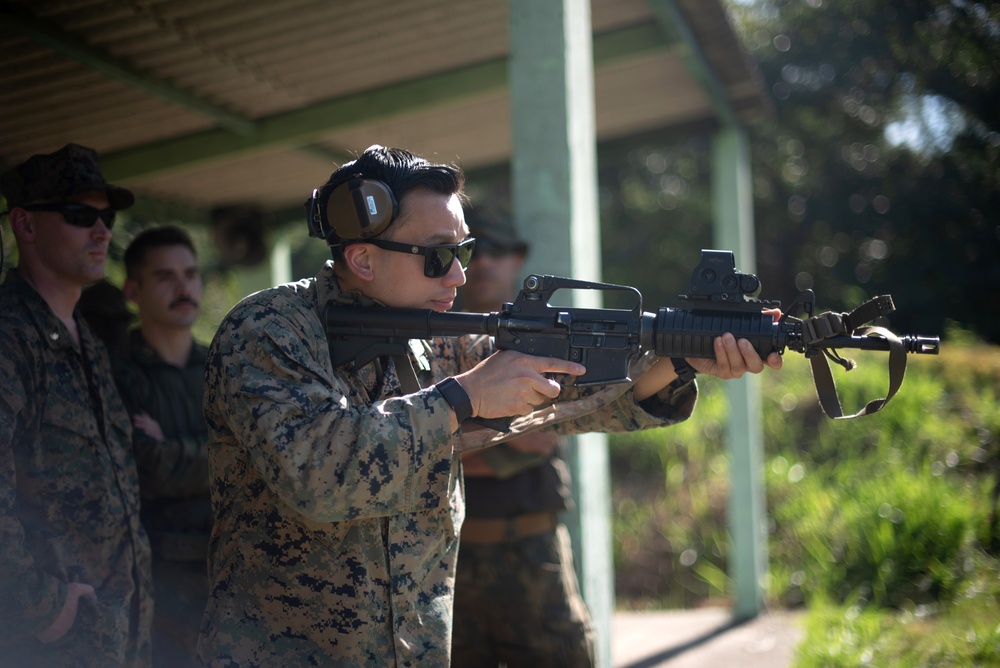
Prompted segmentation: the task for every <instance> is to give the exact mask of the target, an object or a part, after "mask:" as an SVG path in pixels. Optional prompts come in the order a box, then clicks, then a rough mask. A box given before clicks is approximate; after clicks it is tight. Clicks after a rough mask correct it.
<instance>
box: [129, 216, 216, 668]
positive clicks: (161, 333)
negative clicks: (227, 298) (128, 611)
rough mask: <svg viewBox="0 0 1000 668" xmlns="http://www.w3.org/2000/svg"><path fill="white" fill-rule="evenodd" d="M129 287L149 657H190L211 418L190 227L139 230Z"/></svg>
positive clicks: (175, 661) (206, 519) (199, 598)
mask: <svg viewBox="0 0 1000 668" xmlns="http://www.w3.org/2000/svg"><path fill="white" fill-rule="evenodd" d="M125 272H126V278H125V285H124V288H123V290H124V293H125V297H126V298H127V299H128V300H129V301H131V302H132V303H134V304H135V305H136V307H137V308H138V311H139V326H138V327H137V328H135V329H133V330H132V331H131V332H130V335H129V342H128V346H127V349H126V350H125V351H124V352H123V354H122V355H121V360H120V363H117V364H116V365H115V380H116V382H117V383H118V387H119V389H120V390H121V393H122V397H123V398H124V399H125V404H126V406H127V408H128V409H129V414H130V415H131V416H132V423H133V427H134V437H133V442H134V445H135V456H136V462H137V464H138V468H139V486H140V489H141V491H142V523H143V526H144V527H145V528H146V531H147V532H148V534H149V540H150V543H151V544H152V548H153V585H154V587H155V590H156V606H155V609H154V616H153V666H154V668H177V667H182V666H183V667H186V666H192V665H195V658H194V655H195V647H196V645H197V642H198V628H199V625H200V623H201V615H202V613H203V612H204V611H205V603H206V602H207V600H208V573H207V566H206V561H207V559H208V537H209V533H210V532H211V529H212V507H211V500H210V498H209V492H208V455H207V453H206V451H205V447H206V444H207V442H208V427H207V426H206V425H205V418H204V415H203V414H202V400H203V397H204V395H205V353H206V348H205V346H203V345H201V344H199V343H198V342H196V341H195V340H194V336H193V334H192V332H191V328H192V327H193V326H194V323H195V320H197V318H198V315H199V312H200V308H199V305H200V302H201V272H200V271H199V269H198V259H197V253H196V252H195V247H194V243H193V242H192V241H191V237H190V236H189V235H188V233H187V232H185V231H184V230H183V229H181V228H179V227H174V226H164V227H154V228H151V229H148V230H145V231H143V232H142V233H140V234H139V235H138V236H137V237H136V238H135V239H133V240H132V243H130V244H129V246H128V248H127V249H126V250H125Z"/></svg>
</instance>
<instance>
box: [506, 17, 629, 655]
mask: <svg viewBox="0 0 1000 668" xmlns="http://www.w3.org/2000/svg"><path fill="white" fill-rule="evenodd" d="M509 11H510V17H509V27H510V37H509V39H510V51H511V55H510V66H509V84H510V98H511V125H512V137H513V157H512V161H511V182H512V196H513V204H514V216H515V218H516V220H517V222H518V225H519V228H520V230H521V232H522V233H523V234H524V235H525V237H526V238H527V239H528V240H529V241H530V242H531V244H532V250H531V255H530V256H529V258H528V265H529V266H528V267H527V268H526V269H527V270H528V271H529V272H530V271H535V272H540V273H546V274H554V275H557V276H571V277H577V278H586V279H589V280H599V279H600V267H601V263H600V236H599V233H598V204H597V148H596V137H595V129H594V125H595V121H594V71H593V45H592V37H591V35H592V32H593V31H592V28H591V22H590V3H589V2H587V1H585V0H554V1H552V2H538V1H537V0H510V3H509ZM587 300H589V301H587ZM599 300H600V296H599V295H594V294H591V295H585V296H581V295H574V304H575V305H576V306H587V307H595V306H600V301H599ZM585 301H586V303H584V302H585ZM574 441H575V442H574V443H573V444H572V445H571V447H570V448H569V451H568V459H569V468H570V474H571V476H572V478H573V493H574V494H573V496H574V500H575V502H576V507H575V509H574V510H573V511H572V512H571V513H569V514H568V517H566V518H565V519H566V523H567V526H568V527H569V529H570V534H571V536H572V542H573V554H574V559H575V566H576V570H577V575H578V577H579V581H580V588H581V591H582V594H583V598H584V600H585V601H586V602H587V606H588V607H589V609H590V613H591V617H592V619H593V621H594V626H595V629H596V630H597V665H598V666H603V667H607V666H610V665H611V643H610V641H611V638H610V635H611V633H610V632H611V615H612V611H613V608H614V578H613V573H612V571H613V565H612V556H611V521H610V491H609V490H610V478H609V473H608V468H609V467H608V454H607V439H606V437H605V436H604V435H603V434H586V435H583V436H579V437H576V438H575V439H574Z"/></svg>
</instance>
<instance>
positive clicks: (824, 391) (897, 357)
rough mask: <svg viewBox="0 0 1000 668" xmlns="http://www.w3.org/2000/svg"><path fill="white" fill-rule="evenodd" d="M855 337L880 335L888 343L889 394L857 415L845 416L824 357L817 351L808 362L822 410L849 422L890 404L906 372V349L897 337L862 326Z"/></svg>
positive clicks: (880, 328)
mask: <svg viewBox="0 0 1000 668" xmlns="http://www.w3.org/2000/svg"><path fill="white" fill-rule="evenodd" d="M854 334H856V335H861V336H880V337H882V338H884V339H885V340H886V341H888V342H889V392H888V394H886V396H885V398H884V399H873V400H872V401H869V402H868V403H867V404H866V405H865V407H864V408H862V409H861V410H860V411H858V412H857V413H854V414H853V415H844V409H843V408H842V407H841V405H840V398H839V397H838V396H837V386H836V384H835V383H834V381H833V374H832V373H830V365H829V364H828V363H827V360H826V355H823V354H819V351H816V352H817V354H816V355H813V356H812V357H811V358H810V360H809V363H810V365H811V366H812V373H813V381H814V382H815V383H816V394H817V395H818V396H819V403H820V405H821V406H822V407H823V411H824V412H825V413H826V414H827V415H828V416H829V417H831V418H833V419H835V420H848V419H851V418H856V417H860V416H862V415H871V414H872V413H876V412H878V411H880V410H882V407H883V406H885V405H886V404H887V403H889V400H890V399H892V397H893V396H894V395H895V394H896V392H897V391H898V390H899V388H900V386H901V385H902V384H903V375H904V374H905V373H906V349H905V348H904V347H903V342H902V341H901V340H900V339H899V337H897V336H896V335H895V334H893V333H892V332H890V331H889V330H887V329H885V328H883V327H861V328H859V329H857V330H855V331H854Z"/></svg>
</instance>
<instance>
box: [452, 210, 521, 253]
mask: <svg viewBox="0 0 1000 668" xmlns="http://www.w3.org/2000/svg"><path fill="white" fill-rule="evenodd" d="M465 223H466V224H467V225H468V226H469V232H470V234H471V235H472V236H473V237H475V238H476V248H480V247H482V248H484V249H485V248H486V247H491V248H497V249H501V250H505V251H512V252H514V253H517V254H519V255H526V254H527V253H528V242H527V241H524V240H523V239H521V238H520V237H519V236H518V235H517V229H516V228H515V227H514V221H513V219H512V218H511V216H510V214H509V213H508V212H506V211H504V210H502V209H500V208H497V207H492V206H482V205H481V206H470V207H468V208H466V210H465Z"/></svg>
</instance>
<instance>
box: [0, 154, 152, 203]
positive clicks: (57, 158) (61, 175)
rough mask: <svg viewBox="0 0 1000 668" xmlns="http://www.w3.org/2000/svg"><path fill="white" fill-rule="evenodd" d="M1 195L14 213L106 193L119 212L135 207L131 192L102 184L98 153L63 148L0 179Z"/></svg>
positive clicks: (108, 184) (6, 173)
mask: <svg viewBox="0 0 1000 668" xmlns="http://www.w3.org/2000/svg"><path fill="white" fill-rule="evenodd" d="M0 191H2V192H3V196H4V199H6V200H7V208H8V209H13V208H15V207H19V206H25V205H27V204H32V203H34V202H60V201H64V200H67V199H69V198H71V197H76V196H78V195H85V194H87V193H96V192H102V193H107V196H108V204H109V205H110V206H111V208H112V209H116V210H118V211H121V210H122V209H127V208H129V207H130V206H132V205H133V204H134V203H135V195H133V194H132V191H130V190H127V189H125V188H122V187H120V186H113V185H111V184H110V183H108V182H107V181H105V180H104V176H103V175H102V174H101V170H100V168H99V167H98V166H97V152H96V151H95V150H94V149H92V148H86V147H85V146H80V145H79V144H66V145H65V146H63V147H62V148H61V149H59V150H58V151H56V152H55V153H48V154H38V155H33V156H31V157H30V158H28V160H26V161H25V162H22V163H21V164H20V165H18V166H17V167H14V168H12V169H10V170H8V171H6V172H4V174H3V176H0Z"/></svg>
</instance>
